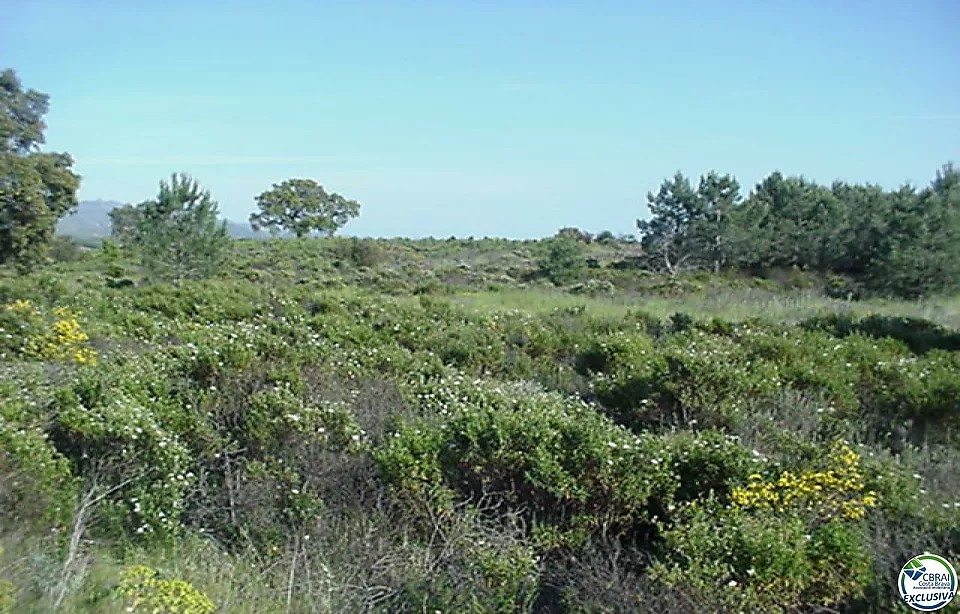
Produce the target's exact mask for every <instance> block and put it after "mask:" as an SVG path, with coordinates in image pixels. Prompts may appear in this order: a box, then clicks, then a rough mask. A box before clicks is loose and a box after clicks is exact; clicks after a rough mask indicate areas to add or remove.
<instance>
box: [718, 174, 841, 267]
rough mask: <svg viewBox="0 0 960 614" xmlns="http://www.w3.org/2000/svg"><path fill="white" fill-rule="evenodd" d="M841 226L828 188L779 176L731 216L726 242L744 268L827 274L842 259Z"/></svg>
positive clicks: (773, 176) (838, 209)
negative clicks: (811, 270)
mask: <svg viewBox="0 0 960 614" xmlns="http://www.w3.org/2000/svg"><path fill="white" fill-rule="evenodd" d="M843 224H844V217H843V211H842V208H841V206H840V204H839V203H838V201H837V199H836V198H835V197H834V195H833V194H832V193H831V191H830V189H829V188H826V187H823V186H820V185H817V184H816V183H814V182H812V181H809V180H807V179H804V178H803V177H784V176H783V175H782V174H781V173H779V172H775V173H773V174H771V175H770V176H769V177H767V178H766V179H764V180H763V181H762V182H760V184H759V185H757V187H756V189H755V190H754V191H753V193H752V194H751V195H750V197H749V198H748V199H747V200H746V202H745V203H744V204H743V206H741V207H736V208H735V209H734V210H733V211H732V212H731V215H730V217H729V227H728V231H727V240H726V242H727V245H728V246H729V247H730V249H731V255H732V257H733V260H734V262H735V264H737V265H738V266H740V267H743V268H748V269H754V270H756V269H766V268H771V267H774V268H778V267H794V266H795V267H799V268H813V269H816V270H828V269H830V268H831V265H832V264H833V261H834V260H835V259H836V258H837V257H838V254H837V245H838V244H839V235H840V233H841V231H842V229H843Z"/></svg>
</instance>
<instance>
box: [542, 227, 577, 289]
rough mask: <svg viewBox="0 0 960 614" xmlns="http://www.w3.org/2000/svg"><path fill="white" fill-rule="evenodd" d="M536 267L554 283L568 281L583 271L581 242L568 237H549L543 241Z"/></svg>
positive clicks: (558, 283)
mask: <svg viewBox="0 0 960 614" xmlns="http://www.w3.org/2000/svg"><path fill="white" fill-rule="evenodd" d="M537 267H538V269H539V271H540V274H541V275H543V276H544V277H546V278H547V279H549V280H550V281H551V282H553V283H554V284H556V285H558V286H559V285H563V284H566V283H569V282H571V281H573V280H575V279H577V278H578V277H579V276H580V275H581V273H582V271H583V268H584V255H583V244H582V243H580V242H579V241H577V240H574V239H570V238H559V239H551V240H549V241H547V242H545V244H544V249H543V252H542V254H541V256H540V258H539V259H538V261H537Z"/></svg>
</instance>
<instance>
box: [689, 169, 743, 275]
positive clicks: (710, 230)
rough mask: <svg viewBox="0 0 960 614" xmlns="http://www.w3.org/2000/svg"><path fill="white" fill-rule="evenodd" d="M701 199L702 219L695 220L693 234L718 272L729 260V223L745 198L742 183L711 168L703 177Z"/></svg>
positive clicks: (700, 214) (707, 259)
mask: <svg viewBox="0 0 960 614" xmlns="http://www.w3.org/2000/svg"><path fill="white" fill-rule="evenodd" d="M697 198H698V199H699V200H700V208H699V212H698V215H699V219H697V220H696V221H694V223H693V225H692V228H691V231H690V233H691V235H692V236H693V239H694V241H693V242H694V244H695V245H697V246H698V247H699V249H700V250H701V254H700V259H701V260H706V261H708V262H709V263H710V264H711V265H712V268H713V271H714V272H715V273H716V272H719V271H720V269H721V268H722V267H724V266H726V263H727V257H728V254H727V251H728V250H727V245H726V236H727V225H728V223H729V217H730V213H731V212H732V211H733V209H734V207H736V206H737V205H738V204H739V203H740V200H741V199H740V184H739V183H738V182H737V180H736V179H735V178H733V177H732V176H730V175H720V174H719V173H717V172H715V171H710V172H709V173H708V174H707V175H706V176H705V177H704V176H701V177H700V185H699V186H698V187H697Z"/></svg>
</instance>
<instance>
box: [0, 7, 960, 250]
mask: <svg viewBox="0 0 960 614" xmlns="http://www.w3.org/2000/svg"><path fill="white" fill-rule="evenodd" d="M958 32H960V0H914V1H911V2H903V1H902V0H867V1H860V0H804V1H801V0H795V1H790V2H787V1H778V0H758V1H755V2H748V1H741V2H737V1H727V2H716V1H715V2H684V1H675V2H640V1H635V2H622V1H621V2H612V1H610V2H608V1H604V0H595V1H589V2H588V1H586V0H581V1H579V2H573V1H563V0H554V1H549V2H548V1H545V0H544V1H533V0H529V1H528V0H510V1H506V0H503V1H497V0H489V1H483V2H480V1H471V2H467V1H452V0H451V1H447V2H415V1H414V2H364V1H361V0H358V1H355V2H347V1H345V0H344V1H341V2H319V1H318V2H306V1H303V2H291V1H284V0H275V1H272V2H242V1H233V2H217V1H214V0H203V1H197V0H190V1H180V0H170V1H166V2H130V1H129V0H124V1H113V0H74V1H71V2H43V1H33V2H25V1H22V0H2V1H0V68H7V67H9V68H13V69H14V70H16V71H17V74H18V75H19V76H20V78H21V80H22V81H23V83H24V86H25V87H28V88H32V89H37V90H40V91H42V92H46V93H48V94H49V95H50V102H51V110H50V113H49V114H48V116H47V118H46V119H47V124H48V130H47V143H46V146H45V148H46V149H47V150H50V151H67V152H69V153H70V154H72V155H73V156H74V158H75V160H76V170H77V172H78V173H80V174H81V175H82V182H81V187H80V198H81V200H92V199H106V200H117V201H122V202H140V201H142V200H145V199H148V198H151V197H152V196H154V195H155V194H156V192H157V185H158V182H159V180H160V179H162V178H165V177H169V175H170V174H171V173H173V172H179V171H183V172H188V173H190V174H192V175H193V176H195V177H196V178H197V179H199V180H200V181H201V183H202V184H203V185H204V186H205V187H206V188H208V189H210V191H211V192H212V193H213V196H214V198H215V199H216V200H217V201H218V202H219V203H220V209H221V212H222V214H223V215H225V216H226V217H228V218H230V219H233V220H237V221H245V220H246V218H247V216H248V215H249V214H250V213H251V212H252V211H253V210H254V208H255V204H254V197H255V196H256V195H257V194H259V193H260V192H263V191H264V190H267V189H269V188H270V186H271V184H273V183H277V182H280V181H283V180H285V179H288V178H293V177H302V178H311V179H315V180H317V181H318V182H320V183H321V184H323V186H324V187H325V188H327V189H328V191H335V192H338V193H340V194H342V195H344V196H346V197H347V198H351V199H354V200H357V201H359V202H360V204H361V215H360V217H359V218H358V219H356V220H354V221H352V222H350V223H349V224H348V225H347V227H346V228H345V229H344V234H347V235H356V236H384V237H392V236H408V237H424V236H436V237H447V236H451V235H456V236H458V237H466V236H477V237H481V236H502V237H510V238H527V237H541V236H548V235H551V234H553V233H554V232H556V230H557V229H559V228H561V227H565V226H577V227H580V228H583V229H586V230H590V231H594V232H596V231H600V230H611V231H613V232H615V233H634V232H635V230H636V228H635V220H636V219H637V218H638V217H645V216H646V215H647V209H646V200H645V196H646V193H647V192H648V191H651V190H656V189H657V187H658V186H659V184H660V182H661V181H662V180H663V179H664V178H665V177H666V176H669V175H672V174H673V173H674V172H676V171H677V170H681V171H683V172H684V173H685V174H687V175H690V176H692V177H697V176H699V175H700V174H704V173H707V172H708V171H710V170H717V171H719V172H721V173H730V174H733V175H735V176H736V177H737V178H738V179H739V180H740V182H741V184H742V185H743V186H744V188H745V190H744V191H748V190H749V189H750V188H752V186H753V185H755V184H756V183H757V182H758V181H759V180H760V179H762V178H763V177H764V176H766V175H767V174H769V173H770V172H772V171H774V170H779V171H781V172H783V173H786V174H797V175H804V176H806V177H808V178H811V179H814V180H816V181H821V182H827V183H828V182H832V181H833V180H836V179H842V180H846V181H856V182H872V183H878V184H880V185H883V186H885V187H888V188H893V187H896V186H899V185H900V184H902V183H904V182H911V183H914V184H917V185H925V184H927V183H928V182H929V181H930V180H931V179H932V177H933V176H934V174H935V171H936V170H937V169H938V168H939V167H940V166H941V165H942V164H943V163H945V162H947V161H949V160H954V161H957V162H958V163H960V69H958V66H960V36H958V35H957V33H958Z"/></svg>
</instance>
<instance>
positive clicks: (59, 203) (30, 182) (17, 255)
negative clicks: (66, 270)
mask: <svg viewBox="0 0 960 614" xmlns="http://www.w3.org/2000/svg"><path fill="white" fill-rule="evenodd" d="M48 108H49V98H48V96H47V95H46V94H42V93H40V92H38V91H36V90H26V91H24V89H23V86H22V85H21V84H20V80H19V79H18V78H17V75H16V73H14V71H12V70H9V69H8V70H5V71H3V72H2V73H0V264H2V263H4V262H16V263H18V264H19V265H20V266H21V267H22V268H25V267H30V266H33V265H35V264H37V263H39V262H41V261H43V259H44V258H46V256H47V253H48V252H49V249H50V243H51V242H52V240H53V231H54V227H55V226H56V223H57V219H59V218H60V217H63V216H64V215H66V214H67V213H68V212H69V211H70V210H71V209H73V208H74V207H76V205H77V196H76V195H77V188H78V187H79V184H80V177H79V176H78V175H76V174H75V173H74V172H73V171H71V170H70V168H71V167H72V166H73V159H72V158H71V157H70V156H69V155H68V154H65V153H42V152H40V151H39V148H40V145H42V144H43V141H44V138H43V132H44V130H45V129H46V124H45V123H44V121H43V116H44V115H46V113H47V110H48Z"/></svg>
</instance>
